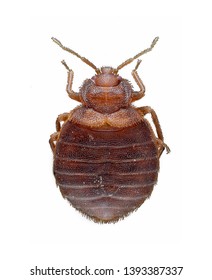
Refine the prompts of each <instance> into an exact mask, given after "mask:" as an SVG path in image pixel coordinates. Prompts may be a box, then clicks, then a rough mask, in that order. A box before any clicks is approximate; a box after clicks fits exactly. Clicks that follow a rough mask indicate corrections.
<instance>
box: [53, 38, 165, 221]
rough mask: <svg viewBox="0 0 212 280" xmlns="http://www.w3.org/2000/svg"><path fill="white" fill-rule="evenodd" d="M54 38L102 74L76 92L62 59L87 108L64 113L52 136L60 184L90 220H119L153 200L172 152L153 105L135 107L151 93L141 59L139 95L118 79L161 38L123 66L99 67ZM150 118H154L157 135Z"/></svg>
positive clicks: (70, 92)
mask: <svg viewBox="0 0 212 280" xmlns="http://www.w3.org/2000/svg"><path fill="white" fill-rule="evenodd" d="M52 40H53V41H54V42H55V43H56V44H58V45H59V46H60V47H61V48H62V49H63V50H65V51H68V52H70V53H71V54H73V55H75V56H77V57H78V58H80V59H81V60H82V61H83V62H85V63H86V64H88V65H89V66H90V67H92V68H93V69H94V70H95V72H96V74H95V76H93V77H92V78H91V79H86V80H85V81H84V82H83V84H82V86H81V88H80V89H79V92H75V91H73V89H72V83H73V75H74V73H73V71H72V70H71V69H70V68H69V67H68V66H67V64H66V62H65V61H64V60H63V61H62V64H63V65H64V66H65V67H66V69H67V70H68V83H67V88H66V90H67V93H68V95H69V97H70V98H72V99H74V100H76V101H78V102H80V103H81V105H80V106H78V107H76V108H75V109H73V110H72V111H70V112H69V113H64V114H61V115H59V116H58V118H57V120H56V132H55V133H53V134H52V135H51V136H50V140H49V142H50V146H51V149H52V151H53V155H54V164H53V172H54V176H55V179H56V184H57V185H58V186H59V188H60V191H61V193H62V196H63V197H64V198H65V199H67V200H68V201H69V202H70V204H71V205H72V206H73V207H74V208H76V209H77V210H79V211H80V212H81V213H83V214H84V215H86V216H87V217H89V218H91V219H92V220H94V221H95V222H100V223H110V222H116V221H118V220H119V219H121V218H124V217H125V216H127V215H128V214H129V213H131V212H133V211H134V210H136V209H138V208H139V207H140V206H141V205H142V204H143V202H144V201H145V200H146V199H147V198H149V197H150V195H151V193H152V190H153V187H154V185H155V184H156V182H157V178H158V171H159V158H160V156H161V154H162V152H163V151H164V149H166V151H167V153H169V151H170V149H169V147H168V146H167V145H166V144H165V143H164V138H163V133H162V130H161V127H160V124H159V121H158V118H157V115H156V113H155V111H154V110H153V109H152V108H151V107H149V106H144V107H140V108H135V107H134V106H132V102H134V101H136V100H138V99H141V98H142V97H143V96H144V94H145V87H144V85H143V82H142V80H141V78H140V77H139V75H138V73H137V69H138V67H139V65H140V63H141V60H137V64H136V66H135V68H134V70H133V71H132V77H133V78H134V80H135V82H136V84H137V85H138V87H139V90H138V91H134V90H133V87H132V85H131V83H130V82H129V81H128V80H127V79H124V78H122V77H121V76H119V75H118V72H119V70H120V69H122V68H123V67H124V66H126V65H128V64H129V63H131V62H133V61H134V60H135V59H137V58H138V57H140V56H141V55H143V54H145V53H147V52H150V51H151V50H152V49H153V47H154V46H155V44H156V42H157V41H158V37H156V38H155V39H154V40H153V42H152V44H151V46H150V47H149V48H147V49H145V50H143V51H141V52H139V53H138V54H137V55H135V56H134V57H132V58H130V59H127V60H126V61H125V62H123V63H122V64H120V65H119V66H118V67H117V68H112V67H101V68H97V67H96V66H95V65H94V64H93V63H92V62H90V61H89V60H88V59H87V58H84V57H82V56H80V55H79V54H78V53H76V52H75V51H73V50H71V49H70V48H67V47H65V46H63V45H62V44H61V42H60V41H59V40H57V39H56V38H52ZM146 114H151V117H152V121H153V124H154V125H155V128H156V133H154V131H153V129H152V127H151V125H150V123H149V122H148V121H147V119H146V118H145V115H146ZM156 134H157V135H156Z"/></svg>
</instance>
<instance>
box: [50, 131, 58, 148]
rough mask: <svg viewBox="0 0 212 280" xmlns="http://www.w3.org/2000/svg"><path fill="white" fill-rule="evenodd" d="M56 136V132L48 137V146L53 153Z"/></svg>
mask: <svg viewBox="0 0 212 280" xmlns="http://www.w3.org/2000/svg"><path fill="white" fill-rule="evenodd" d="M58 135H59V133H58V132H54V133H53V134H51V135H50V139H49V144H50V147H51V149H52V152H53V153H54V151H55V142H56V141H57V139H58Z"/></svg>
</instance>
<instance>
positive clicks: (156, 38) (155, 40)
mask: <svg viewBox="0 0 212 280" xmlns="http://www.w3.org/2000/svg"><path fill="white" fill-rule="evenodd" d="M158 40H159V37H155V39H154V40H153V41H152V44H151V46H150V47H149V48H147V49H145V50H143V51H141V52H139V53H138V54H136V55H135V56H134V57H132V58H129V59H127V60H126V61H125V62H123V63H122V64H120V65H119V66H118V67H117V68H116V73H117V72H118V71H119V70H120V69H121V68H123V67H124V66H126V65H128V64H130V63H131V62H133V60H135V59H136V58H138V57H139V56H141V55H143V54H145V53H148V52H150V51H151V50H152V49H153V48H154V46H155V45H156V43H157V41H158Z"/></svg>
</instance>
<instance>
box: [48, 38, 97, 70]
mask: <svg viewBox="0 0 212 280" xmlns="http://www.w3.org/2000/svg"><path fill="white" fill-rule="evenodd" d="M51 39H52V41H53V42H55V43H56V44H57V45H58V46H59V47H61V48H62V49H63V50H65V51H67V52H70V53H71V54H73V55H75V56H77V57H78V58H80V59H81V60H82V61H83V62H85V63H86V64H88V65H89V66H90V67H92V68H93V69H94V70H95V71H96V73H97V74H98V73H100V70H99V69H98V68H97V67H96V66H95V65H94V64H93V63H92V62H90V60H88V59H87V58H85V57H82V56H81V55H79V54H78V53H76V52H75V51H73V50H71V49H69V48H67V47H65V46H63V45H62V43H61V42H60V41H59V40H57V39H56V38H54V37H52V38H51Z"/></svg>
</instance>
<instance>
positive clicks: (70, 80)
mask: <svg viewBox="0 0 212 280" xmlns="http://www.w3.org/2000/svg"><path fill="white" fill-rule="evenodd" d="M62 64H63V65H64V66H65V68H66V69H67V70H68V81H67V86H66V91H67V93H68V96H69V97H70V98H71V99H74V100H76V101H78V102H81V101H80V97H79V93H78V92H75V91H73V90H72V85H73V78H74V72H73V70H71V69H70V68H69V67H68V65H67V64H66V62H65V60H63V61H62Z"/></svg>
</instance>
